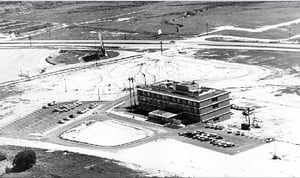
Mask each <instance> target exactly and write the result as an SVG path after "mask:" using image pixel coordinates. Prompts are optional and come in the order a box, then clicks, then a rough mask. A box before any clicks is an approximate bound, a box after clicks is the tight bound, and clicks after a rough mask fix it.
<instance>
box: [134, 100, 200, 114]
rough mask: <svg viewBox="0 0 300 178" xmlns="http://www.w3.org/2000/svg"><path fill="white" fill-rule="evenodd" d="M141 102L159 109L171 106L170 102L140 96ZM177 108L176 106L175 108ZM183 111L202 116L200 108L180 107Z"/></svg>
mask: <svg viewBox="0 0 300 178" xmlns="http://www.w3.org/2000/svg"><path fill="white" fill-rule="evenodd" d="M138 100H139V102H143V103H145V104H150V105H155V106H158V107H165V106H170V102H168V101H162V100H157V99H150V98H146V97H142V96H138ZM174 107H176V106H174ZM179 108H181V109H182V110H183V111H186V112H190V113H195V114H200V109H199V108H194V107H185V106H182V105H181V106H179Z"/></svg>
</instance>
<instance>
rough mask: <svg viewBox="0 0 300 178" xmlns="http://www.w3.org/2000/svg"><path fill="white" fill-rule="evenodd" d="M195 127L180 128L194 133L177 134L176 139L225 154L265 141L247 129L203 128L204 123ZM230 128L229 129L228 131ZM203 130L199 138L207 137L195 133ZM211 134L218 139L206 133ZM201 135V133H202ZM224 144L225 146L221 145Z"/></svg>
mask: <svg viewBox="0 0 300 178" xmlns="http://www.w3.org/2000/svg"><path fill="white" fill-rule="evenodd" d="M197 125H198V126H197V128H192V129H191V128H184V129H180V131H179V133H181V134H184V133H194V134H190V135H189V134H188V135H182V136H178V138H177V139H178V140H180V141H183V142H187V143H190V144H193V145H197V146H201V147H204V148H208V149H211V150H215V151H218V152H222V153H226V154H237V153H240V152H243V151H246V150H248V149H251V148H254V147H256V146H259V145H262V144H265V143H266V141H265V140H264V139H263V138H258V137H253V136H251V134H250V133H249V132H248V131H241V130H238V129H225V128H224V129H222V130H221V129H214V128H205V125H204V124H203V125H199V124H197ZM229 130H230V131H229ZM197 131H198V132H200V131H202V132H204V133H206V134H204V136H201V138H208V139H200V137H199V135H201V134H195V133H196V132H197ZM209 134H212V135H216V136H219V137H220V139H216V136H213V137H209V136H207V135H209ZM192 135H193V136H195V135H198V137H197V138H195V137H194V138H192V137H193V136H192ZM202 135H203V134H202ZM211 140H216V142H217V143H220V144H217V143H215V144H212V141H211ZM223 143H224V145H226V146H223ZM229 143H232V144H233V145H234V146H228V144H229Z"/></svg>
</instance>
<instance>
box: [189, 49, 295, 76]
mask: <svg viewBox="0 0 300 178" xmlns="http://www.w3.org/2000/svg"><path fill="white" fill-rule="evenodd" d="M195 57H196V58H199V59H208V60H209V59H215V60H222V61H227V62H233V63H242V64H253V65H258V66H267V67H275V68H280V69H285V70H290V71H291V72H294V73H298V70H297V68H298V67H299V66H300V61H299V57H300V54H299V52H283V51H261V50H236V49H202V50H199V51H197V52H196V53H195Z"/></svg>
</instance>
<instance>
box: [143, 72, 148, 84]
mask: <svg viewBox="0 0 300 178" xmlns="http://www.w3.org/2000/svg"><path fill="white" fill-rule="evenodd" d="M143 76H144V81H145V86H146V85H147V82H146V74H144V73H143Z"/></svg>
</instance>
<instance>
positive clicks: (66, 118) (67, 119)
mask: <svg viewBox="0 0 300 178" xmlns="http://www.w3.org/2000/svg"><path fill="white" fill-rule="evenodd" d="M62 120H64V121H69V120H71V119H70V118H69V117H65V118H63V119H62Z"/></svg>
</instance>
